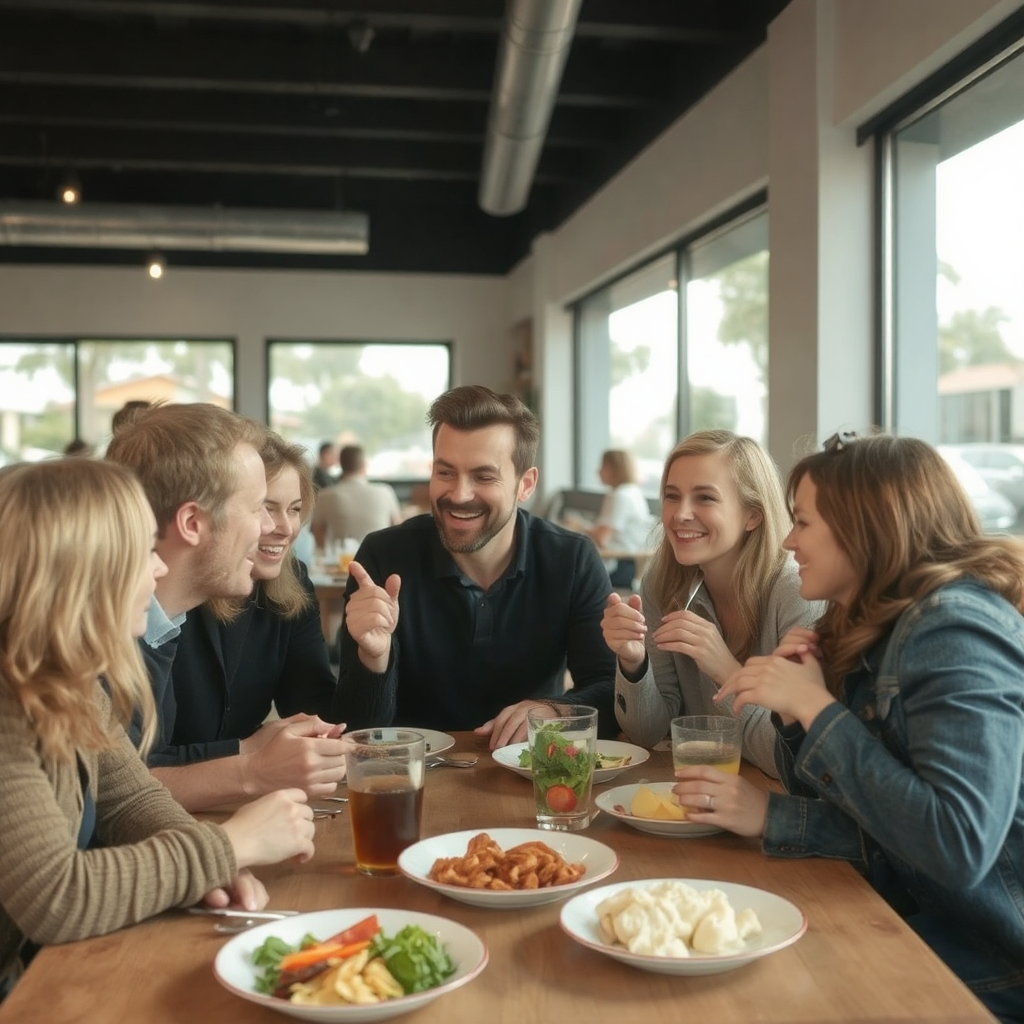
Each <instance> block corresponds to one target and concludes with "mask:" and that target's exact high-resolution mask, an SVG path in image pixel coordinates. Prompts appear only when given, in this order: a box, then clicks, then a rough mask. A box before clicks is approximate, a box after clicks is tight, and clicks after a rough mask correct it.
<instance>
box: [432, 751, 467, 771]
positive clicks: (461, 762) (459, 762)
mask: <svg viewBox="0 0 1024 1024" xmlns="http://www.w3.org/2000/svg"><path fill="white" fill-rule="evenodd" d="M479 760H480V758H479V757H477V756H476V754H473V755H472V756H471V757H445V756H444V754H431V755H430V757H429V758H428V760H427V761H426V764H425V767H426V769H427V771H430V769H431V768H441V767H446V768H472V767H473V765H475V764H476V763H477V761H479Z"/></svg>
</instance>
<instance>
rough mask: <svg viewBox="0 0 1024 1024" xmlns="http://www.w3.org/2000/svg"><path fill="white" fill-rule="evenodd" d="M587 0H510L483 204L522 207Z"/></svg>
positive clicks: (503, 212) (490, 121)
mask: <svg viewBox="0 0 1024 1024" xmlns="http://www.w3.org/2000/svg"><path fill="white" fill-rule="evenodd" d="M581 3H582V0H509V4H508V8H507V10H506V12H505V25H504V29H503V31H502V37H501V46H500V48H499V50H498V63H497V66H496V68H495V73H494V89H493V91H492V93H491V108H490V112H489V114H488V117H487V142H486V145H485V147H484V160H483V169H482V170H481V172H480V191H479V202H480V207H481V208H482V209H483V210H484V212H485V213H490V214H493V215H494V216H497V217H503V216H507V215H509V214H513V213H518V212H519V211H520V210H522V209H524V208H525V206H526V203H527V200H528V199H529V196H530V186H531V185H532V184H533V178H534V175H535V174H536V171H537V162H538V160H539V159H540V153H541V149H542V147H543V145H544V138H545V136H546V135H547V131H548V124H549V122H550V120H551V112H552V111H553V110H554V107H555V99H556V97H557V96H558V86H559V83H560V82H561V79H562V70H563V69H564V68H565V61H566V58H567V57H568V56H569V47H570V45H571V44H572V37H573V33H574V31H575V29H576V17H577V15H578V14H579V10H580V4H581Z"/></svg>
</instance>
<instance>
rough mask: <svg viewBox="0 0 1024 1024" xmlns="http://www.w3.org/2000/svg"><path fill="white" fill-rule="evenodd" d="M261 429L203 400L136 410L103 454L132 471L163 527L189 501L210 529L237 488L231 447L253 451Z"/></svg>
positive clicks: (222, 518)
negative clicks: (245, 446)
mask: <svg viewBox="0 0 1024 1024" xmlns="http://www.w3.org/2000/svg"><path fill="white" fill-rule="evenodd" d="M265 436H266V427H264V426H262V425H261V424H259V423H257V422H256V421H255V420H250V419H246V418H245V417H244V416H239V415H238V414H237V413H234V412H230V411H229V410H227V409H222V408H220V406H217V405H211V404H209V403H205V402H194V403H191V404H187V405H154V406H153V407H152V408H150V409H141V410H138V411H137V412H136V414H135V416H134V418H133V419H131V420H130V422H127V423H124V424H123V425H122V426H120V427H119V429H118V430H117V431H116V432H115V434H114V436H113V437H112V438H111V439H110V444H109V445H108V447H107V455H106V457H107V458H108V459H110V460H111V461H113V462H119V463H120V464H121V465H123V466H127V467H128V468H129V469H131V470H133V471H134V473H135V475H136V476H137V477H138V478H139V480H140V481H141V483H142V487H143V490H145V492H146V497H147V498H148V499H149V503H150V505H151V506H152V508H153V514H154V515H155V516H156V525H157V529H158V530H159V532H160V535H161V536H163V534H164V531H165V530H166V529H167V527H168V526H169V525H170V523H171V521H172V520H173V519H174V516H175V514H176V513H177V511H178V509H179V508H181V506H182V505H184V504H185V503H186V502H190V501H194V502H195V503H196V504H197V505H199V507H200V508H202V509H203V510H204V511H205V512H208V513H209V515H210V517H211V519H212V520H213V524H214V527H215V528H220V527H222V526H223V525H224V521H225V517H226V508H227V503H228V501H229V500H230V499H231V496H232V495H233V494H234V493H235V492H236V491H237V490H238V474H237V469H236V464H235V449H236V448H237V447H238V446H239V445H240V444H249V445H251V446H252V447H253V448H255V449H257V450H259V448H260V447H261V445H262V444H263V439H264V437H265Z"/></svg>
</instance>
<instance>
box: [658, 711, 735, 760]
mask: <svg viewBox="0 0 1024 1024" xmlns="http://www.w3.org/2000/svg"><path fill="white" fill-rule="evenodd" d="M742 737H743V730H742V727H741V725H740V720H739V719H738V718H732V717H731V716H728V717H727V716H726V715H683V716H682V717H681V718H673V719H672V764H673V765H674V766H675V768H676V769H679V768H691V767H694V766H701V765H706V766H707V767H709V768H717V769H718V770H719V771H720V772H730V773H731V774H733V775H738V774H739V770H740V751H741V748H742V742H743V739H742Z"/></svg>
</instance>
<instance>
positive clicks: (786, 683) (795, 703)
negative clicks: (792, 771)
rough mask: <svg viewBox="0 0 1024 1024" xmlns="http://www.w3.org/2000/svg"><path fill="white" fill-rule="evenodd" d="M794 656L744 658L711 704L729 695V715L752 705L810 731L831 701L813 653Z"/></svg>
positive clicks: (808, 652)
mask: <svg viewBox="0 0 1024 1024" xmlns="http://www.w3.org/2000/svg"><path fill="white" fill-rule="evenodd" d="M795 657H797V658H799V661H796V660H793V659H790V658H786V657H780V656H777V655H773V654H770V655H767V656H765V657H757V658H748V659H747V661H746V664H745V665H743V667H742V668H740V669H739V670H737V671H736V672H734V673H733V674H732V675H731V676H730V677H729V678H728V679H727V680H726V682H725V684H724V685H723V686H722V688H721V689H720V690H719V691H718V693H717V694H715V697H714V700H715V702H716V703H719V702H721V701H723V700H725V699H726V698H727V697H730V696H731V697H732V698H733V704H732V710H733V714H739V713H740V711H742V710H743V708H744V707H746V705H748V704H756V705H757V706H758V707H762V708H767V709H768V710H769V711H774V712H775V713H776V714H777V715H779V716H780V717H781V718H782V721H783V722H784V723H785V724H786V725H789V724H791V723H793V722H797V721H798V722H799V723H800V724H801V725H802V726H803V727H804V730H807V729H810V727H811V724H812V723H813V722H814V719H815V718H817V717H818V715H819V714H820V713H821V712H822V711H824V709H825V708H827V707H828V706H829V704H834V703H835V698H834V697H833V696H832V695H831V694H830V693H829V692H828V690H827V689H826V687H825V676H824V674H823V673H822V670H821V665H820V664H819V662H818V659H817V658H816V657H815V656H814V654H813V653H812V652H811V651H810V650H805V651H803V653H801V654H799V655H796V656H795Z"/></svg>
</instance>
